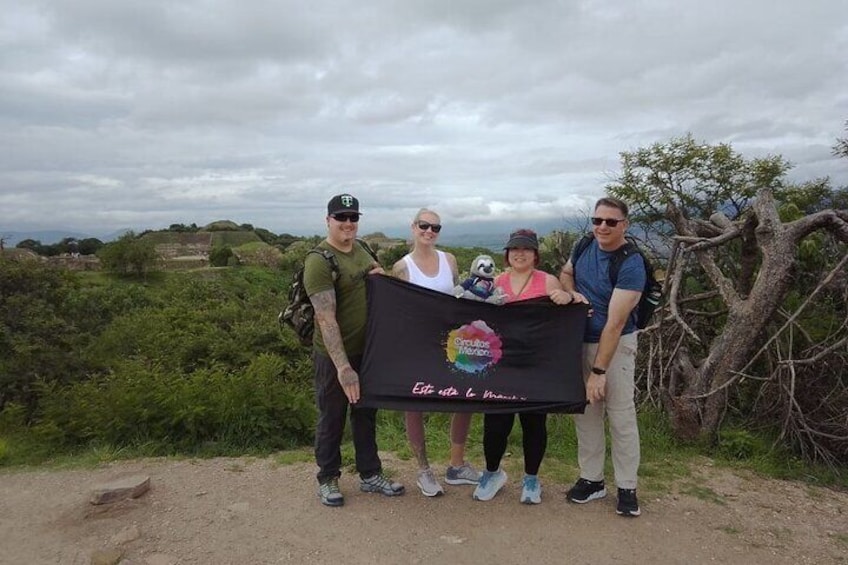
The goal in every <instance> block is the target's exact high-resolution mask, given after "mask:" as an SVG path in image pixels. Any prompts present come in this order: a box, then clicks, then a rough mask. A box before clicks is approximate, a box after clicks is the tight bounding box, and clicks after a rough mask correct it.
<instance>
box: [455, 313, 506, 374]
mask: <svg viewBox="0 0 848 565" xmlns="http://www.w3.org/2000/svg"><path fill="white" fill-rule="evenodd" d="M502 347H503V344H502V343H501V338H500V337H499V336H498V335H497V334H496V333H495V331H494V330H493V329H492V328H490V327H489V326H488V325H486V322H484V321H482V320H477V321H475V322H471V323H470V324H466V325H464V326H461V327H459V328H458V329H455V330H453V331H451V332H450V333H449V334H448V343H447V348H446V353H447V356H448V361H450V362H451V363H453V365H454V367H456V368H457V369H459V370H460V371H464V372H466V373H480V372H482V371H485V370H486V368H488V367H489V366H490V365H494V364H496V363H497V362H498V361H500V360H501V357H502V356H503V349H502Z"/></svg>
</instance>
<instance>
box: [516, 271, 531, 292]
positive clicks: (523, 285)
mask: <svg viewBox="0 0 848 565" xmlns="http://www.w3.org/2000/svg"><path fill="white" fill-rule="evenodd" d="M532 278H533V270H531V271H530V272H529V273H528V274H527V276H526V277H525V278H524V282H523V283H522V284H521V288H519V289H518V292H516V293H515V296H521V293H522V292H524V289H525V288H527V283H529V282H530V279H532Z"/></svg>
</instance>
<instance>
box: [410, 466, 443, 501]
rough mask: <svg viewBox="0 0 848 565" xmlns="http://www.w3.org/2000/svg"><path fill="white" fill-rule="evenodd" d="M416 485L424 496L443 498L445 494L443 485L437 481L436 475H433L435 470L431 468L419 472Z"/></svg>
mask: <svg viewBox="0 0 848 565" xmlns="http://www.w3.org/2000/svg"><path fill="white" fill-rule="evenodd" d="M416 484H417V485H418V488H420V489H421V494H423V495H424V496H441V495H443V494H445V491H444V489H442V485H440V484H439V481H438V480H436V475H435V474H433V470H432V469H430V468H427V469H423V470H421V471H418V481H417V482H416Z"/></svg>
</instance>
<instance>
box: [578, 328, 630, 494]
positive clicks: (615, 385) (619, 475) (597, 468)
mask: <svg viewBox="0 0 848 565" xmlns="http://www.w3.org/2000/svg"><path fill="white" fill-rule="evenodd" d="M597 350H598V344H597V343H584V344H583V375H584V379H585V378H588V376H589V371H590V370H591V368H592V362H593V361H594V359H595V353H596V352H597ZM635 372H636V333H635V332H634V333H631V334H626V335H623V336H621V339H620V340H619V342H618V348H617V349H616V350H615V355H614V356H613V358H612V363H610V366H609V367H608V368H607V389H606V397H605V399H604V401H602V402H598V403H595V404H589V405H588V406H586V412H585V413H583V414H575V415H574V423H575V424H576V428H577V463H578V464H579V465H580V477H582V478H584V479H588V480H590V481H600V480H603V478H604V458H605V456H606V436H605V435H604V415H606V417H607V419H609V427H610V438H611V440H612V465H613V469H614V470H615V484H616V485H617V486H618V488H626V489H635V488H636V476H637V472H638V469H639V455H640V454H639V428H638V426H637V423H636V402H635V392H636V390H635V385H634V382H633V375H634V374H635Z"/></svg>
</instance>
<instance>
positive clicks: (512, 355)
mask: <svg viewBox="0 0 848 565" xmlns="http://www.w3.org/2000/svg"><path fill="white" fill-rule="evenodd" d="M367 288H368V326H367V338H366V345H365V354H364V357H363V359H362V365H361V369H360V382H361V391H362V397H361V399H360V401H359V403H360V404H361V405H363V406H368V407H375V408H390V409H394V410H413V411H426V412H490V413H497V412H526V411H536V410H541V411H545V412H571V413H575V412H583V408H584V406H585V404H586V392H585V388H584V386H583V377H582V375H581V366H582V361H581V356H582V349H583V348H582V345H583V329H584V327H585V324H586V315H587V313H588V307H587V306H586V305H585V304H575V305H573V306H572V305H567V306H557V305H556V304H554V303H553V302H551V301H550V300H549V299H548V298H547V297H545V298H539V299H533V300H526V301H521V302H514V303H511V304H505V305H503V306H496V305H493V304H487V303H484V302H476V301H473V300H465V299H457V298H454V297H453V296H450V295H447V294H442V293H440V292H435V291H432V290H429V289H426V288H422V287H420V286H417V285H414V284H410V283H408V282H405V281H402V280H398V279H395V278H392V277H388V276H384V275H371V276H369V277H368V281H367Z"/></svg>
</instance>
